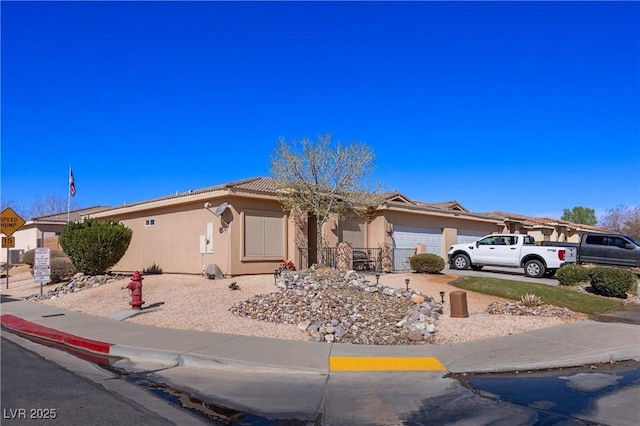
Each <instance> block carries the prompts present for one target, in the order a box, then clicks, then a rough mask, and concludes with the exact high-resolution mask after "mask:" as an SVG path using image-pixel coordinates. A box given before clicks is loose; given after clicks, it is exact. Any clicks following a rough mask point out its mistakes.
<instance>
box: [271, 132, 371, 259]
mask: <svg viewBox="0 0 640 426" xmlns="http://www.w3.org/2000/svg"><path fill="white" fill-rule="evenodd" d="M374 170H375V154H374V152H373V150H372V149H371V148H370V147H369V146H368V145H366V144H364V143H362V142H359V141H358V142H352V143H349V144H342V143H340V142H339V141H335V142H334V141H332V140H331V135H321V136H318V138H317V140H316V141H312V140H310V139H308V138H303V139H301V140H299V141H296V140H291V141H287V140H285V139H284V138H280V140H279V141H278V144H277V146H276V148H275V149H274V152H273V154H272V157H271V174H272V177H273V179H274V181H275V183H276V187H277V191H278V194H279V197H280V202H281V203H282V206H283V208H284V210H287V211H290V212H291V213H292V214H293V215H295V216H298V217H306V216H307V215H313V216H315V217H316V231H317V250H318V261H319V262H320V263H322V261H323V254H322V252H323V250H322V249H323V247H324V240H325V239H324V237H323V235H322V226H323V225H324V224H325V223H326V222H327V221H328V220H329V219H330V218H331V217H334V216H335V217H338V218H340V217H344V215H345V214H357V215H362V214H365V213H367V212H370V211H371V210H372V209H375V208H376V207H377V206H379V205H380V204H381V203H382V202H383V198H382V196H381V195H380V194H379V193H378V190H377V189H378V187H377V185H374V184H373V183H372V181H371V174H372V173H373V171H374Z"/></svg>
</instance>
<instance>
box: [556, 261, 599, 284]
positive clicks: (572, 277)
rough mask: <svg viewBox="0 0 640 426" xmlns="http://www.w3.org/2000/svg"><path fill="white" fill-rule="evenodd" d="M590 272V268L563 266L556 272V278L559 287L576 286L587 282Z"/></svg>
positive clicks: (572, 265)
mask: <svg viewBox="0 0 640 426" xmlns="http://www.w3.org/2000/svg"><path fill="white" fill-rule="evenodd" d="M591 271H592V269H591V268H585V267H584V266H581V265H574V264H571V265H564V266H563V267H562V268H560V269H558V272H556V278H557V279H558V283H560V285H577V284H580V283H587V282H589V280H590V279H591V276H590V273H591Z"/></svg>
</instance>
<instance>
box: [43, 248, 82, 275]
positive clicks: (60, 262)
mask: <svg viewBox="0 0 640 426" xmlns="http://www.w3.org/2000/svg"><path fill="white" fill-rule="evenodd" d="M56 251H60V250H56ZM50 266H51V282H52V283H60V282H63V281H68V280H70V279H71V278H72V277H73V276H74V275H75V274H76V272H78V271H77V270H76V268H75V266H73V263H71V259H69V258H68V257H66V256H65V257H54V258H52V259H51V261H50Z"/></svg>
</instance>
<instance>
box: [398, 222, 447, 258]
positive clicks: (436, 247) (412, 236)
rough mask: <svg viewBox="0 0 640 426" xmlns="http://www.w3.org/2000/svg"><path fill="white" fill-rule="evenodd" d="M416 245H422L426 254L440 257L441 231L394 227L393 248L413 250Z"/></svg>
mask: <svg viewBox="0 0 640 426" xmlns="http://www.w3.org/2000/svg"><path fill="white" fill-rule="evenodd" d="M416 244H424V245H425V246H426V247H427V253H433V254H437V255H438V256H442V231H441V230H440V229H435V228H417V227H409V226H395V227H394V228H393V246H394V247H395V248H413V247H414V246H415V245H416Z"/></svg>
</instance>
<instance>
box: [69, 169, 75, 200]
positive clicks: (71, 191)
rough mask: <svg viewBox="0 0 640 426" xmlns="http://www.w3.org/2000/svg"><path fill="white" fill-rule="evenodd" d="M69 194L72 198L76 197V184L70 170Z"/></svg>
mask: <svg viewBox="0 0 640 426" xmlns="http://www.w3.org/2000/svg"><path fill="white" fill-rule="evenodd" d="M69 192H70V193H71V196H72V197H75V196H76V183H75V182H74V181H73V170H71V169H69Z"/></svg>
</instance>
